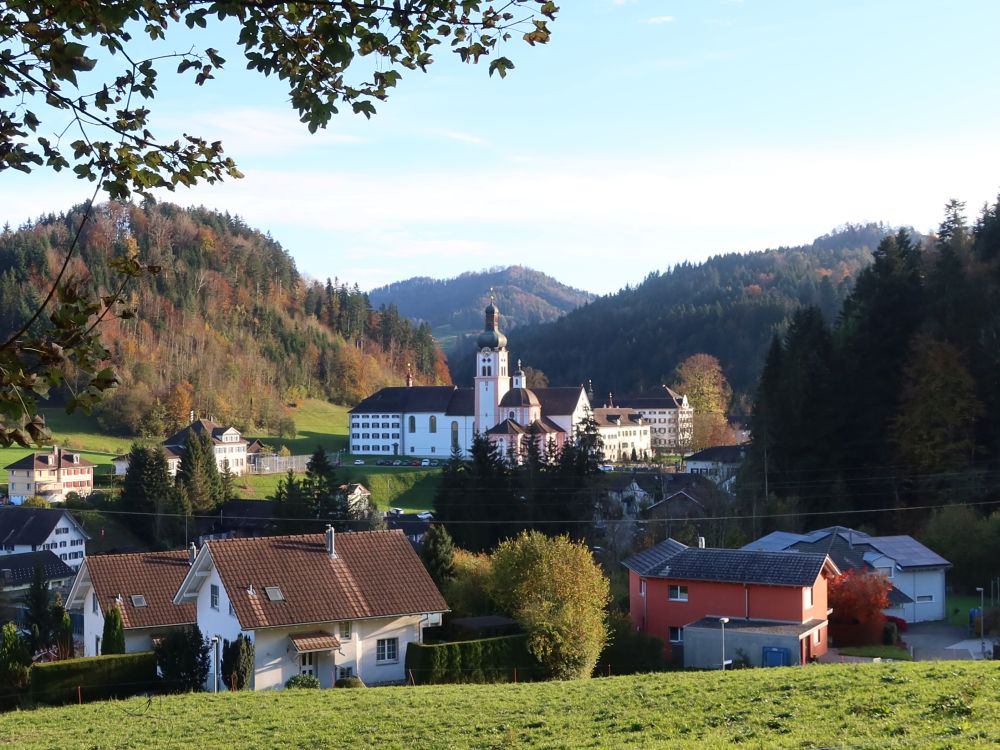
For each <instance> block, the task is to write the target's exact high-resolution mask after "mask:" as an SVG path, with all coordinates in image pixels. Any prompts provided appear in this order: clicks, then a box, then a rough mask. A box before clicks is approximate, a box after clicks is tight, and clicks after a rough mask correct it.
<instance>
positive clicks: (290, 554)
mask: <svg viewBox="0 0 1000 750" xmlns="http://www.w3.org/2000/svg"><path fill="white" fill-rule="evenodd" d="M206 544H207V545H208V549H209V552H210V554H211V555H212V560H213V562H214V563H215V567H216V568H217V569H218V571H219V576H220V577H221V578H222V582H223V584H224V585H225V587H226V591H227V592H228V593H229V598H230V601H231V602H232V604H233V608H234V609H235V610H236V615H237V617H238V618H239V621H240V625H241V626H242V627H243V629H244V630H253V629H256V628H266V627H274V626H278V625H296V624H303V623H315V622H331V621H339V620H357V619H363V618H368V617H390V616H393V615H404V614H418V613H422V612H445V611H447V610H448V605H447V603H446V602H445V601H444V597H442V596H441V593H440V592H439V591H438V590H437V587H436V586H435V585H434V581H432V580H431V577H430V575H428V573H427V571H426V570H425V569H424V566H423V564H422V563H421V562H420V558H418V557H417V554H416V552H414V551H413V547H412V546H411V545H410V542H409V540H408V539H407V538H406V537H405V536H404V535H403V533H402V532H401V531H398V530H393V531H360V532H353V533H342V534H337V535H336V537H335V544H334V546H335V548H336V554H337V556H336V558H334V559H331V558H330V556H329V555H328V554H327V551H326V543H325V539H324V535H323V534H302V535H298V536H274V537H261V538H253V539H213V540H210V541H208V542H206ZM269 586H277V587H278V588H279V589H280V590H281V594H282V597H281V600H278V601H272V600H271V599H270V598H269V597H268V596H267V593H266V592H265V588H266V587H269Z"/></svg>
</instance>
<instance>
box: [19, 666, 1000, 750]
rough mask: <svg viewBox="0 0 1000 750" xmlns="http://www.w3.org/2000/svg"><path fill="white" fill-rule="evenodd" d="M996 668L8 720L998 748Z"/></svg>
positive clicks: (417, 740) (315, 735) (141, 729)
mask: <svg viewBox="0 0 1000 750" xmlns="http://www.w3.org/2000/svg"><path fill="white" fill-rule="evenodd" d="M998 691H1000V668H998V666H997V665H996V664H994V663H990V662H923V663H893V664H833V665H822V666H821V665H814V666H808V667H789V668H779V669H756V670H737V671H731V672H725V673H720V672H668V673H660V674H655V675H638V676H631V677H607V678H599V679H594V680H580V681H573V682H550V683H522V684H504V685H440V686H428V687H417V688H412V687H395V688H369V689H358V690H343V689H341V690H324V691H316V690H296V691H286V692H264V693H223V694H218V695H207V694H189V695H180V696H171V697H163V698H153V699H152V700H147V699H145V698H135V699H130V700H126V701H121V702H113V703H92V704H86V705H83V706H68V707H64V708H44V709H38V710H35V711H29V712H19V713H8V714H5V715H0V746H3V747H10V748H18V750H41V749H42V748H60V750H112V748H113V749H114V750H130V749H132V748H134V749H135V750H147V749H156V750H161V749H164V750H165V749H169V748H176V749H177V750H190V748H222V747H231V748H240V749H241V750H271V749H272V748H289V749H290V748H356V747H365V748H368V747H371V748H374V747H378V748H386V749H394V748H398V749H400V750H439V749H440V748H477V749H482V750H487V749H493V748H566V749H573V750H575V749H576V748H626V747H627V748H724V747H745V748H852V749H853V748H870V749H871V750H880V749H881V748H896V747H899V748H910V747H919V748H956V749H958V748H980V747H982V748H985V747H996V746H997V744H998V743H1000V700H998V699H997V696H998V694H1000V692H998Z"/></svg>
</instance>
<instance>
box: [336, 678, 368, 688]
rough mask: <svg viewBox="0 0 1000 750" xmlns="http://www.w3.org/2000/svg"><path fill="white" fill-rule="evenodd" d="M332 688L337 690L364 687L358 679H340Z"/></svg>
mask: <svg viewBox="0 0 1000 750" xmlns="http://www.w3.org/2000/svg"><path fill="white" fill-rule="evenodd" d="M333 686H334V687H339V688H363V687H366V685H365V683H363V682H362V681H361V678H360V677H341V678H340V679H339V680H337V681H336V682H335V683H334V684H333Z"/></svg>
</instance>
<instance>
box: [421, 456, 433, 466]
mask: <svg viewBox="0 0 1000 750" xmlns="http://www.w3.org/2000/svg"><path fill="white" fill-rule="evenodd" d="M420 465H421V466H430V465H431V460H430V459H429V458H425V459H424V460H423V461H421V462H420Z"/></svg>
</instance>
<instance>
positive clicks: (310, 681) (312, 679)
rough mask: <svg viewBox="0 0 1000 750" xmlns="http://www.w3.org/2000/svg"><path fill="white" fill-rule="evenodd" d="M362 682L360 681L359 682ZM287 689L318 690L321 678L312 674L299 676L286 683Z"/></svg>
mask: <svg viewBox="0 0 1000 750" xmlns="http://www.w3.org/2000/svg"><path fill="white" fill-rule="evenodd" d="M359 682H360V680H359ZM285 687H286V688H318V687H319V678H317V677H316V676H315V675H311V674H297V675H293V676H292V677H289V678H288V680H287V681H286V682H285Z"/></svg>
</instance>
